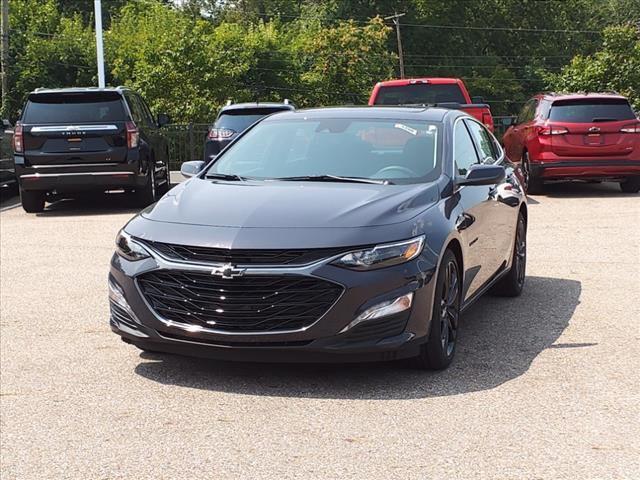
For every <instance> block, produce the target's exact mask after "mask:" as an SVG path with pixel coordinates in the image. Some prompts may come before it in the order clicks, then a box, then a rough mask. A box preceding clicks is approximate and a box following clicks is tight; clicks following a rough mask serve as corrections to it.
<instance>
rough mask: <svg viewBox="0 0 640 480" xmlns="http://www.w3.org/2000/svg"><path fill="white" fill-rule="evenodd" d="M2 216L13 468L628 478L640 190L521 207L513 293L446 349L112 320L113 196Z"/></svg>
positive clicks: (147, 473) (0, 400) (43, 475)
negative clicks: (417, 353) (270, 355)
mask: <svg viewBox="0 0 640 480" xmlns="http://www.w3.org/2000/svg"><path fill="white" fill-rule="evenodd" d="M15 203H16V202H15V198H14V199H13V201H12V200H11V198H9V199H6V198H5V199H3V201H2V204H1V207H0V208H1V209H2V212H1V213H0V444H1V448H0V467H1V475H0V477H1V478H2V480H9V479H66V478H70V479H121V478H122V479H155V480H157V479H174V478H175V479H234V478H238V479H254V480H255V479H263V478H264V479H280V478H304V479H314V478H322V479H329V478H331V479H334V478H335V479H343V478H354V479H392V478H399V479H400V478H401V479H412V478H415V479H427V478H428V479H445V478H446V479H457V478H459V479H465V480H467V479H494V478H495V479H623V478H628V479H637V478H640V429H639V427H638V425H639V419H640V387H639V385H640V373H639V372H640V369H639V367H640V362H639V359H640V355H639V354H640V348H639V340H640V329H639V327H638V325H639V323H640V300H639V299H640V196H639V195H625V194H622V193H620V192H619V191H618V189H617V186H615V185H610V184H603V185H566V186H554V187H553V188H551V189H549V191H548V192H547V193H546V194H545V195H539V196H535V197H532V199H531V201H530V214H529V218H530V227H529V263H528V271H527V274H528V278H527V283H526V286H525V292H524V293H523V295H522V296H521V297H519V298H517V299H504V298H493V297H486V298H484V299H482V300H481V301H480V302H478V303H477V304H476V305H475V306H474V307H473V308H472V309H471V310H470V311H468V313H466V314H465V315H464V317H463V326H462V333H461V337H460V343H459V349H458V352H457V357H456V359H455V361H454V363H453V365H452V366H451V368H449V369H448V370H446V371H444V372H438V373H428V372H427V373H425V372H420V371H415V370H410V369H407V368H403V367H401V366H398V365H395V364H364V365H339V366H337V365H273V364H248V363H225V362H217V361H205V360H198V359H189V358H183V357H178V356H171V355H151V354H145V353H141V352H139V351H138V350H136V349H135V348H134V347H132V346H129V345H125V344H124V343H122V342H121V341H120V340H119V339H118V337H117V336H115V335H113V334H112V333H111V332H110V330H109V326H108V303H107V272H108V265H109V259H110V256H111V254H112V252H113V247H114V238H115V236H116V233H117V231H118V229H119V228H120V227H121V226H122V225H124V223H125V222H126V221H127V220H128V219H129V218H130V217H131V216H132V215H133V214H135V212H136V210H135V209H133V208H131V206H130V202H129V200H128V199H127V198H125V197H123V196H122V195H121V196H114V195H112V196H101V197H96V198H88V199H82V200H71V201H63V202H58V203H56V204H53V205H51V206H49V207H48V209H47V210H46V211H45V212H43V213H41V214H38V215H27V214H25V213H24V212H23V211H22V209H21V208H20V207H19V206H18V207H14V208H12V207H11V206H12V205H14V204H15Z"/></svg>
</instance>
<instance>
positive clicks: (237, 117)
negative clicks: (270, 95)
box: [204, 99, 296, 163]
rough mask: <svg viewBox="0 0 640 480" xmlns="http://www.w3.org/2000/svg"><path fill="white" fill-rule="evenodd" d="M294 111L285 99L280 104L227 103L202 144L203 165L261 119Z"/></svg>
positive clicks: (293, 107) (293, 106) (292, 106)
mask: <svg viewBox="0 0 640 480" xmlns="http://www.w3.org/2000/svg"><path fill="white" fill-rule="evenodd" d="M295 109H296V107H295V105H294V104H293V103H291V102H290V101H289V100H287V99H285V100H284V102H282V103H262V102H255V103H235V104H232V103H228V104H227V105H226V106H225V107H222V109H221V110H220V113H218V117H217V118H216V121H215V122H214V123H213V125H211V127H209V133H208V134H207V139H206V141H205V144H204V161H205V163H209V161H210V160H211V159H212V158H213V157H215V156H216V155H218V153H220V151H221V150H222V149H223V148H224V147H226V146H227V145H228V144H229V143H231V140H233V139H234V138H235V137H237V136H238V135H239V134H241V133H242V132H243V131H245V130H246V129H247V128H249V127H250V126H251V125H253V124H254V123H256V122H257V121H258V120H260V119H261V118H262V117H266V116H267V115H271V114H272V113H277V112H284V111H288V110H295Z"/></svg>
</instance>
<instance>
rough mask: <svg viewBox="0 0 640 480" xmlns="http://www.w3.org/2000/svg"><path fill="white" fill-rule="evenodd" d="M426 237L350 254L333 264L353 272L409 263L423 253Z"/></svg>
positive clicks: (377, 246) (421, 236)
mask: <svg viewBox="0 0 640 480" xmlns="http://www.w3.org/2000/svg"><path fill="white" fill-rule="evenodd" d="M423 246H424V235H420V236H419V237H414V238H412V239H410V240H404V241H402V242H394V243H384V244H381V245H376V246H375V247H372V248H367V249H364V250H356V251H353V252H349V253H347V254H346V255H344V256H342V257H340V258H339V259H337V260H335V261H334V262H333V264H334V265H337V266H339V267H344V268H350V269H352V270H373V269H376V268H384V267H390V266H392V265H399V264H400V263H404V262H408V261H409V260H412V259H414V258H416V257H417V256H418V255H420V252H422V247H423Z"/></svg>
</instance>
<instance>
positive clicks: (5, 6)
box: [0, 0, 9, 116]
mask: <svg viewBox="0 0 640 480" xmlns="http://www.w3.org/2000/svg"><path fill="white" fill-rule="evenodd" d="M0 1H1V2H2V24H1V25H0V31H1V32H2V46H1V47H0V48H1V49H2V56H1V59H2V115H3V116H4V115H7V114H8V111H7V110H8V109H9V105H8V102H9V92H8V90H9V0H0Z"/></svg>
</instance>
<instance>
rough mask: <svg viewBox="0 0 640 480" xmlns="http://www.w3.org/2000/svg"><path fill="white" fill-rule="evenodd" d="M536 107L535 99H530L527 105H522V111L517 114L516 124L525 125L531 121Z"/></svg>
mask: <svg viewBox="0 0 640 480" xmlns="http://www.w3.org/2000/svg"><path fill="white" fill-rule="evenodd" d="M537 105H538V101H537V100H536V99H531V100H529V101H528V102H527V103H525V104H524V107H522V110H520V113H519V114H518V119H517V121H516V123H518V124H521V123H526V122H530V121H531V120H533V117H535V115H536V106H537Z"/></svg>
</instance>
